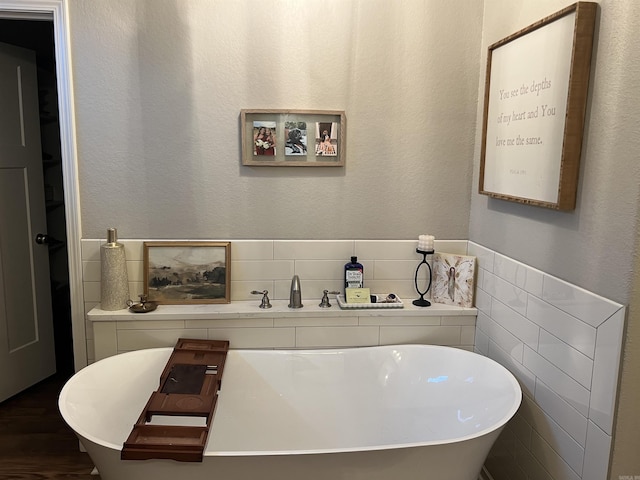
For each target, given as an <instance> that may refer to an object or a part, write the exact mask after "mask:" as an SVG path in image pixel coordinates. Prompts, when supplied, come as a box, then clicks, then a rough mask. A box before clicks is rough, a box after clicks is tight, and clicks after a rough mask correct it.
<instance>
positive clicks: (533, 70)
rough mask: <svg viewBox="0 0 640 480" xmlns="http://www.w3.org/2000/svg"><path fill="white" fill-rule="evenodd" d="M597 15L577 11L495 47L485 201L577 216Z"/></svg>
mask: <svg viewBox="0 0 640 480" xmlns="http://www.w3.org/2000/svg"><path fill="white" fill-rule="evenodd" d="M596 10H597V4H596V3H592V2H578V3H575V4H573V5H571V6H569V7H567V8H565V9H563V10H560V11H559V12H556V13H555V14H553V15H550V16H549V17H546V18H544V19H542V20H540V21H539V22H536V23H534V24H532V25H530V26H528V27H526V28H525V29H523V30H521V31H519V32H516V33H514V34H513V35H510V36H509V37H506V38H504V39H503V40H500V41H499V42H496V43H494V44H493V45H491V46H490V47H489V51H488V56H487V73H486V75H487V76H486V84H485V96H484V118H483V125H482V152H481V160H480V186H479V191H480V193H482V194H485V195H489V196H491V197H495V198H501V199H504V200H511V201H515V202H520V203H527V204H532V205H538V206H542V207H548V208H553V209H556V210H572V209H574V208H575V202H576V189H577V183H578V172H579V166H580V154H581V147H582V132H583V127H584V117H585V111H586V102H587V91H588V86H589V75H590V70H591V50H592V44H593V32H594V26H595V17H596Z"/></svg>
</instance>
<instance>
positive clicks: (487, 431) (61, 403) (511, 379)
mask: <svg viewBox="0 0 640 480" xmlns="http://www.w3.org/2000/svg"><path fill="white" fill-rule="evenodd" d="M398 347H405V348H407V347H408V348H428V349H434V350H436V349H437V350H455V351H456V352H460V353H461V354H462V355H472V356H476V357H481V358H483V359H484V360H482V361H487V362H489V363H492V364H493V365H494V366H495V367H497V368H498V370H500V371H501V372H502V374H504V375H505V377H506V379H507V381H508V383H509V384H510V385H511V386H512V387H513V390H514V392H515V394H516V398H515V399H514V402H513V404H512V405H511V407H510V409H509V411H508V412H506V413H505V414H504V415H503V417H502V418H501V419H500V420H499V421H497V422H495V423H494V424H492V425H491V426H490V427H487V428H484V429H482V430H479V431H477V432H474V433H471V434H468V435H464V436H461V437H455V438H448V439H445V440H430V441H423V442H408V443H393V444H386V445H367V446H363V447H349V448H323V449H300V450H257V451H252V450H242V451H207V449H206V448H205V451H204V456H205V457H242V456H245V457H255V456H287V455H320V454H334V453H349V452H365V451H381V450H394V449H406V448H418V447H427V446H431V445H450V444H454V443H462V442H465V441H470V440H474V439H479V438H481V437H483V436H487V435H491V434H492V433H494V432H496V431H498V432H499V431H501V430H502V429H503V428H504V426H505V425H506V424H507V422H508V421H509V420H511V419H512V418H513V416H514V415H515V413H516V412H517V411H518V409H519V408H520V405H521V403H522V388H521V387H520V384H519V382H518V380H517V379H516V378H515V376H514V375H513V374H512V373H511V372H510V371H509V370H508V369H507V368H506V367H504V366H503V365H501V364H500V363H498V362H496V361H495V360H493V359H492V358H489V357H486V356H484V355H481V354H479V353H476V352H472V351H469V350H463V349H460V348H455V347H448V346H443V345H424V344H393V345H374V346H366V347H341V348H326V349H325V348H322V349H319V348H316V349H233V350H229V352H232V351H233V352H238V353H242V352H267V353H272V354H278V355H285V354H290V353H296V354H301V353H305V352H323V353H325V352H326V353H336V352H344V351H348V350H355V349H358V350H368V349H391V348H398ZM171 350H173V347H157V348H146V349H141V350H132V351H129V352H123V353H120V354H118V355H114V356H112V357H107V358H104V359H102V360H99V361H98V362H95V363H92V364H90V365H87V366H86V367H84V368H83V369H81V370H79V371H78V372H76V373H75V374H74V375H73V376H72V377H71V378H69V379H68V380H67V381H66V382H65V384H64V386H63V388H62V390H61V391H60V395H59V397H58V410H59V411H60V413H61V415H62V417H63V419H64V421H65V423H67V425H68V426H69V427H70V428H71V429H72V430H73V431H74V432H75V433H76V435H78V436H79V437H80V438H81V439H82V438H84V439H86V440H89V441H90V442H92V443H94V444H96V445H99V446H102V447H105V448H109V449H112V450H117V451H121V450H122V447H123V445H122V444H115V443H111V442H108V441H105V440H103V439H100V438H97V437H96V436H94V435H91V434H89V433H87V432H86V431H85V430H84V429H82V428H79V427H78V425H77V424H76V423H75V422H71V423H70V421H69V419H68V416H69V415H68V412H67V409H66V400H67V395H68V392H69V390H70V388H71V385H70V384H71V382H72V380H73V379H75V380H74V381H78V379H80V378H81V377H83V376H85V375H90V374H91V371H92V370H93V369H94V368H98V367H96V365H98V364H99V363H100V362H103V361H108V360H109V359H112V358H114V357H116V356H117V357H120V359H122V356H125V355H126V356H130V355H135V354H140V352H141V351H145V352H154V351H163V352H167V353H169V352H170V351H171ZM167 358H168V355H167ZM72 423H73V424H72Z"/></svg>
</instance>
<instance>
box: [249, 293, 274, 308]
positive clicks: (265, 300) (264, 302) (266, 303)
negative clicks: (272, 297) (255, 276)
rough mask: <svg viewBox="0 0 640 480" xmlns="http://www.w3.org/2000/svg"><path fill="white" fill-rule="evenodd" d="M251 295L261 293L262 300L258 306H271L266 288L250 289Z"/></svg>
mask: <svg viewBox="0 0 640 480" xmlns="http://www.w3.org/2000/svg"><path fill="white" fill-rule="evenodd" d="M251 293H252V294H253V295H262V301H261V302H260V308H271V302H269V296H268V293H269V291H268V290H262V291H259V290H252V291H251Z"/></svg>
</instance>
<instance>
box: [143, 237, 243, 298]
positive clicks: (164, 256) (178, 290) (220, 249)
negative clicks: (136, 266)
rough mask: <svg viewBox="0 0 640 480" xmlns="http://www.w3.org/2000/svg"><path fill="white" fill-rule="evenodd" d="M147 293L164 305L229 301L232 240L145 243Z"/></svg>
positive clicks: (145, 287)
mask: <svg viewBox="0 0 640 480" xmlns="http://www.w3.org/2000/svg"><path fill="white" fill-rule="evenodd" d="M144 293H145V294H146V295H147V297H148V299H149V300H151V301H154V302H158V303H160V304H173V305H181V304H200V303H229V302H230V301H231V242H173V241H172V242H144Z"/></svg>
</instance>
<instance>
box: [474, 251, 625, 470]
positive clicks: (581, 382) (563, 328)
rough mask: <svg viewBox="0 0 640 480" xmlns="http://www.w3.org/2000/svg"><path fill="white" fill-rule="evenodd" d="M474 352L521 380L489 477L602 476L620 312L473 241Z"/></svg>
mask: <svg viewBox="0 0 640 480" xmlns="http://www.w3.org/2000/svg"><path fill="white" fill-rule="evenodd" d="M468 254H469V255H475V256H476V257H477V258H478V284H477V292H476V307H477V308H478V318H477V324H476V325H477V329H476V335H475V351H476V352H478V353H481V354H483V355H486V356H488V357H490V358H493V359H494V360H496V361H498V362H499V363H501V364H502V365H504V366H505V367H507V368H508V369H509V370H511V372H512V373H513V374H514V375H515V376H516V378H518V380H519V381H520V384H521V386H522V390H523V393H524V396H523V402H522V406H521V408H520V410H519V412H518V413H517V414H516V416H515V417H514V419H513V421H512V422H510V423H509V424H508V425H507V427H506V428H505V430H504V432H503V433H502V435H501V436H500V438H499V440H498V441H497V442H496V444H495V446H494V448H493V449H492V451H491V453H490V454H489V458H488V459H487V463H486V468H487V470H488V472H489V473H490V474H491V476H492V477H493V478H494V480H513V479H520V478H521V479H545V480H546V479H548V480H573V479H575V480H596V479H600V480H602V479H604V478H606V475H607V469H608V464H609V456H610V449H611V434H612V428H613V416H614V409H615V401H616V383H617V380H618V370H619V365H620V355H621V348H622V335H623V328H624V321H625V312H626V309H625V307H624V306H623V305H620V304H617V303H615V302H612V301H610V300H608V299H605V298H602V297H600V296H598V295H595V294H593V293H591V292H588V291H585V290H583V289H581V288H579V287H577V286H575V285H572V284H569V283H567V282H564V281H562V280H559V279H558V278H555V277H552V276H550V275H547V274H546V273H544V272H540V271H539V270H536V269H534V268H531V267H529V266H527V265H524V264H522V263H519V262H517V261H515V260H513V259H510V258H508V257H505V256H503V255H501V254H499V253H497V252H494V251H492V250H490V249H488V248H485V247H483V246H481V245H478V244H476V243H474V242H469V243H468Z"/></svg>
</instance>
